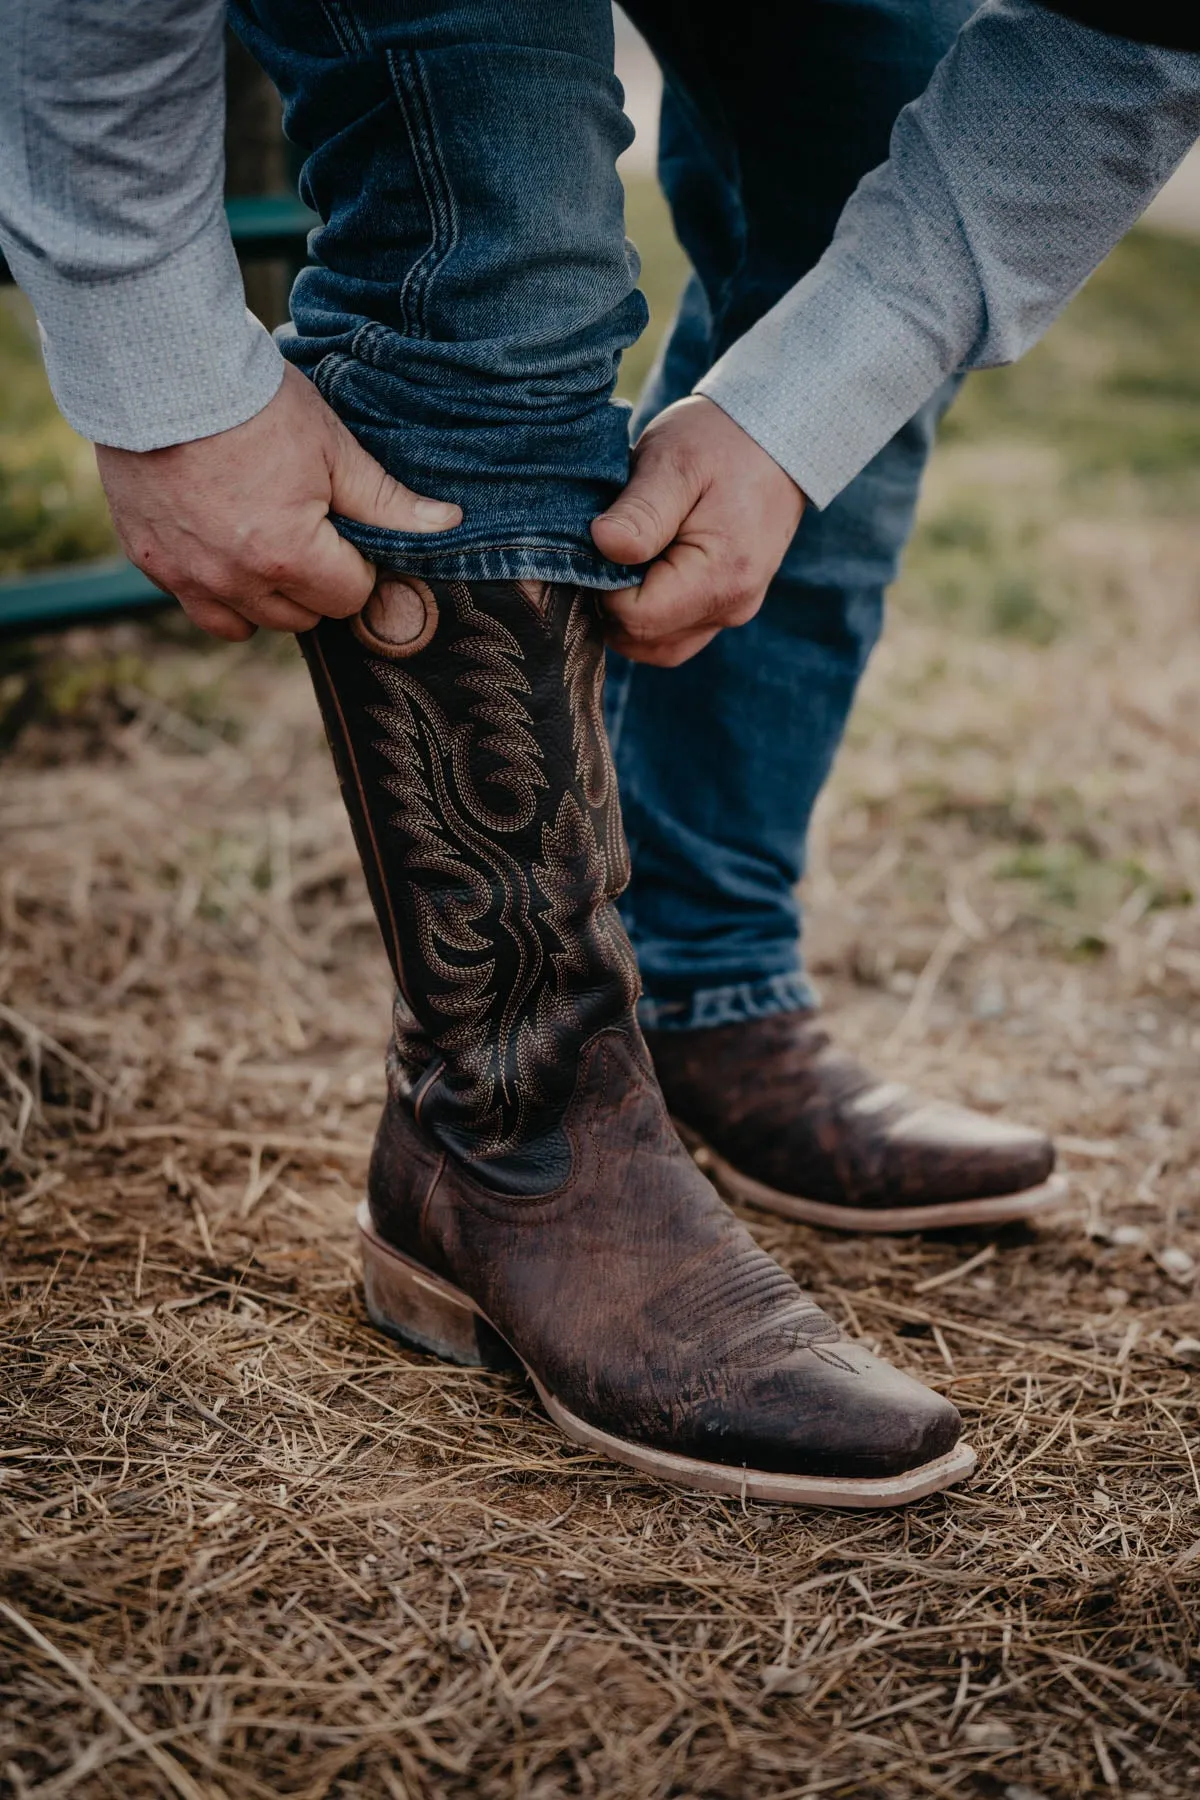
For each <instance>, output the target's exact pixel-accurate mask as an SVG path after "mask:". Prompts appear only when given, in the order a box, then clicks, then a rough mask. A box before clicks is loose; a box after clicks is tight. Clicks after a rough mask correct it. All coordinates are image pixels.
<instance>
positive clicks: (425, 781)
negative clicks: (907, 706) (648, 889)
mask: <svg viewBox="0 0 1200 1800" xmlns="http://www.w3.org/2000/svg"><path fill="white" fill-rule="evenodd" d="M304 646H305V654H306V656H307V657H308V660H309V664H310V667H311V669H312V673H313V678H314V681H315V684H316V688H317V692H318V695H319V698H320V700H321V705H322V709H323V712H324V715H325V719H326V724H327V727H328V730H329V735H330V739H331V743H332V745H333V749H334V754H335V756H336V758H337V762H338V767H339V772H340V775H341V779H342V785H343V790H344V793H345V796H346V801H347V805H348V807H349V809H350V814H351V818H352V821H353V823H354V828H355V832H356V835H357V838H358V842H359V847H360V849H361V851H362V855H363V862H364V866H365V868H366V871H367V878H368V881H369V883H370V886H371V891H372V895H373V898H374V901H375V905H376V908H377V911H378V914H379V918H380V921H381V923H382V926H383V930H384V936H385V939H386V941H387V944H388V948H389V951H390V953H391V956H392V961H393V967H394V969H395V973H396V977H397V982H398V985H399V988H400V993H401V998H400V1000H399V1001H398V1004H397V1014H396V1027H395V1033H394V1037H393V1045H392V1052H391V1055H390V1059H389V1098H388V1100H387V1103H386V1105H385V1107H384V1113H383V1119H382V1121H381V1124H380V1128H379V1134H378V1137H377V1140H376V1147H375V1152H374V1156H373V1159H372V1164H371V1173H370V1183H369V1198H368V1201H367V1203H366V1204H365V1206H364V1208H363V1214H362V1217H361V1235H362V1245H363V1254H364V1262H365V1272H366V1290H367V1304H368V1310H369V1312H370V1315H371V1317H372V1318H373V1319H374V1320H375V1322H376V1323H377V1324H378V1325H380V1326H382V1327H383V1328H384V1329H385V1330H387V1331H389V1332H391V1333H392V1334H393V1335H395V1336H396V1337H398V1338H400V1339H401V1340H402V1341H404V1342H406V1343H409V1344H412V1345H416V1346H417V1347H419V1348H422V1349H426V1350H431V1351H433V1352H434V1353H435V1354H437V1355H440V1356H445V1357H449V1358H452V1359H454V1360H456V1361H460V1362H481V1361H482V1362H492V1361H495V1360H498V1359H507V1360H509V1361H511V1359H512V1357H513V1356H514V1355H515V1357H516V1358H517V1359H518V1360H519V1362H520V1363H521V1364H523V1365H524V1367H525V1369H526V1370H527V1372H528V1373H529V1375H530V1376H531V1378H532V1380H533V1382H534V1384H535V1386H536V1388H537V1390H538V1393H539V1394H540V1395H541V1398H542V1400H543V1403H544V1404H545V1406H546V1409H547V1411H548V1412H549V1413H550V1415H551V1417H552V1418H553V1419H554V1420H555V1421H556V1422H557V1424H558V1425H559V1426H560V1427H561V1428H562V1429H563V1431H564V1432H566V1434H567V1435H568V1436H569V1437H571V1438H573V1439H575V1440H576V1441H577V1442H579V1443H582V1444H586V1445H589V1446H591V1447H593V1448H595V1449H598V1450H603V1451H604V1452H605V1453H607V1454H608V1455H610V1456H613V1457H615V1458H616V1459H618V1460H619V1461H622V1462H626V1463H630V1464H632V1465H633V1466H634V1467H636V1468H639V1469H642V1470H644V1471H646V1472H647V1473H651V1474H656V1475H661V1476H664V1477H666V1478H667V1479H668V1480H673V1481H677V1482H681V1483H684V1484H686V1485H689V1486H693V1487H700V1488H710V1489H715V1490H717V1491H720V1492H724V1493H732V1494H739V1493H740V1494H746V1495H750V1496H758V1497H761V1498H764V1499H772V1500H784V1501H806V1502H810V1503H817V1504H821V1503H824V1504H838V1505H851V1506H855V1505H857V1506H884V1505H890V1504H894V1503H896V1502H897V1501H903V1500H908V1499H914V1498H916V1497H917V1496H918V1495H921V1494H925V1493H929V1492H931V1491H933V1490H934V1489H936V1488H939V1487H944V1486H946V1485H947V1484H948V1483H950V1482H952V1481H956V1480H959V1479H961V1478H962V1477H963V1476H964V1475H965V1474H966V1473H968V1472H969V1470H970V1468H971V1466H972V1465H973V1462H974V1457H973V1455H972V1452H971V1451H970V1450H969V1449H968V1448H967V1447H966V1446H963V1445H959V1444H958V1442H957V1440H958V1434H959V1430H960V1420H959V1417H958V1414H957V1412H956V1411H955V1409H954V1407H953V1406H951V1405H950V1404H949V1402H947V1401H946V1400H944V1399H942V1398H941V1397H940V1396H938V1395H936V1394H934V1393H932V1392H931V1391H930V1390H929V1389H928V1388H926V1387H924V1386H923V1385H922V1384H921V1383H920V1382H918V1381H914V1380H912V1379H911V1378H910V1377H908V1376H906V1375H903V1374H901V1373H900V1372H899V1371H897V1370H895V1369H893V1368H891V1367H890V1366H889V1365H888V1364H886V1363H884V1362H882V1361H880V1360H879V1359H878V1358H877V1357H874V1356H872V1355H871V1354H870V1353H869V1352H868V1351H867V1350H865V1349H863V1348H862V1347H861V1346H859V1345H857V1344H855V1343H851V1342H848V1341H847V1340H846V1339H845V1338H844V1337H843V1336H842V1333H841V1331H840V1330H839V1328H838V1327H837V1325H836V1324H835V1323H834V1322H833V1321H832V1320H831V1319H829V1318H827V1317H826V1315H825V1314H824V1313H822V1312H821V1311H820V1309H819V1308H818V1307H817V1306H816V1304H815V1303H814V1302H813V1301H812V1300H810V1299H809V1298H808V1297H807V1296H806V1295H805V1294H803V1293H801V1291H800V1290H799V1289H798V1288H797V1287H796V1285H795V1284H794V1282H793V1281H792V1280H791V1279H790V1277H789V1276H787V1275H785V1274H784V1272H783V1270H782V1269H780V1268H779V1267H778V1265H777V1264H776V1263H774V1262H773V1261H772V1260H771V1258H770V1257H768V1256H767V1255H766V1254H765V1253H764V1252H763V1251H761V1250H760V1249H759V1248H758V1246H757V1245H756V1244H755V1243H754V1241H753V1239H752V1238H751V1237H750V1236H749V1234H748V1233H747V1232H746V1230H745V1229H744V1227H743V1226H742V1225H741V1224H740V1223H739V1222H738V1221H737V1220H736V1219H735V1218H734V1217H733V1215H732V1214H731V1213H730V1211H729V1209H728V1208H727V1207H726V1206H725V1204H724V1203H723V1201H721V1200H720V1199H719V1197H718V1196H717V1194H716V1193H715V1192H714V1190H713V1189H712V1187H711V1186H710V1185H709V1183H708V1182H707V1181H706V1180H705V1179H704V1177H703V1176H702V1175H701V1174H700V1173H699V1171H698V1170H697V1168H696V1166H695V1164H694V1163H693V1161H692V1159H691V1158H690V1157H689V1156H688V1154H687V1152H686V1151H685V1150H684V1149H683V1146H682V1145H681V1144H680V1142H679V1139H678V1137H677V1136H676V1134H675V1131H674V1129H673V1128H672V1126H671V1123H670V1120H669V1118H668V1116H667V1112H666V1109H665V1107H664V1105H663V1100H662V1095H661V1093H660V1091H659V1088H658V1084H657V1082H656V1081H655V1079H654V1074H653V1070H652V1068H651V1065H650V1061H649V1058H648V1056H647V1054H646V1050H645V1045H644V1043H643V1041H642V1038H641V1034H640V1032H639V1031H638V1028H637V1025H636V1023H635V1019H634V1011H633V1009H634V1004H635V1001H636V996H637V975H636V969H635V965H634V960H633V956H632V952H631V950H630V948H629V944H628V941H627V940H626V938H625V935H624V932H623V931H622V928H621V925H620V922H619V920H618V917H617V913H616V909H615V907H614V905H613V903H612V902H613V896H614V895H615V894H616V893H618V892H619V891H620V888H621V887H622V885H623V884H624V881H625V879H626V861H625V847H624V838H623V834H622V831H621V824H620V817H619V813H618V809H617V801H616V793H615V783H614V776H613V771H612V765H611V761H610V758H609V754H608V744H607V739H606V737H605V734H604V728H603V723H602V716H601V710H600V693H601V681H602V667H603V663H602V656H603V652H602V645H601V641H600V633H599V629H598V625H597V619H596V613H595V610H594V601H593V598H592V596H590V595H588V594H587V593H585V592H582V591H580V590H578V589H574V588H568V587H559V586H551V585H548V584H543V583H514V582H491V583H483V582H479V583H470V584H467V583H463V582H444V583H443V582H435V583H433V584H431V585H427V584H426V583H424V582H422V581H419V580H417V579H415V578H412V577H394V578H385V579H383V580H382V581H381V582H380V584H379V585H378V587H377V589H376V592H375V594H374V595H373V596H372V598H371V600H370V601H369V602H368V604H367V607H366V609H365V612H364V614H363V615H362V616H361V618H359V619H357V620H355V621H354V622H353V623H352V624H348V623H343V622H338V621H324V622H322V624H320V625H319V626H318V627H317V628H316V630H315V631H313V632H311V633H310V634H308V636H307V637H306V638H305V639H304Z"/></svg>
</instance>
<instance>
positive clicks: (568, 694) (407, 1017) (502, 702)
mask: <svg viewBox="0 0 1200 1800" xmlns="http://www.w3.org/2000/svg"><path fill="white" fill-rule="evenodd" d="M301 642H302V645H303V647H304V652H305V656H306V658H307V660H308V663H309V668H310V671H311V673H312V676H313V681H314V684H315V686H316V690H317V695H318V698H319V700H320V703H321V708H322V712H323V715H324V718H325V724H326V729H327V731H328V734H329V738H330V743H331V746H332V748H333V753H334V757H335V760H336V763H337V767H338V772H339V776H340V779H341V784H342V791H343V795H344V797H345V800H346V805H347V808H348V810H349V813H350V818H351V822H352V824H353V827H354V831H355V836H356V839H357V841H358V847H359V851H360V854H361V856H362V860H363V867H364V870H365V872H366V876H367V882H368V886H369V888H370V890H371V896H372V899H373V901H374V905H375V910H376V913H377V916H378V918H379V923H380V927H381V930H382V932H383V936H384V942H385V944H386V946H387V949H388V954H389V956H390V958H391V962H392V967H393V971H394V973H395V976H396V981H397V986H398V989H399V999H398V1002H397V1011H396V1025H395V1032H394V1038H393V1046H392V1053H391V1058H390V1070H391V1075H392V1079H393V1082H394V1084H395V1088H396V1089H401V1090H405V1091H407V1092H408V1094H409V1096H410V1099H411V1104H412V1105H413V1108H414V1110H415V1111H416V1112H417V1114H418V1116H419V1117H420V1119H421V1122H422V1124H423V1125H424V1127H425V1128H426V1129H427V1130H428V1131H431V1132H432V1133H433V1134H434V1136H435V1137H436V1138H438V1139H439V1141H440V1142H441V1143H442V1144H443V1145H444V1147H446V1148H447V1149H449V1150H451V1151H452V1152H453V1154H454V1155H456V1156H457V1157H459V1158H460V1159H462V1160H465V1161H469V1162H471V1163H472V1164H474V1165H475V1167H476V1172H477V1173H478V1174H480V1175H482V1176H483V1177H484V1178H485V1179H486V1180H488V1181H489V1182H490V1183H491V1184H492V1185H495V1186H497V1187H499V1188H501V1189H504V1190H508V1191H512V1192H516V1193H527V1192H545V1191H546V1190H547V1189H548V1188H549V1187H551V1186H553V1185H555V1183H556V1182H557V1181H560V1180H562V1179H563V1178H564V1177H565V1175H566V1174H567V1173H568V1171H569V1167H570V1151H569V1146H568V1144H567V1141H566V1138H565V1136H564V1135H563V1132H562V1115H563V1112H564V1110H565V1107H566V1105H567V1102H568V1101H569V1099H570V1096H571V1093H572V1090H573V1087H574V1083H575V1077H576V1071H577V1068H578V1063H579V1057H580V1053H581V1050H582V1047H583V1045H584V1044H585V1043H586V1042H587V1040H588V1039H589V1038H590V1037H592V1036H594V1034H595V1033H596V1032H597V1031H600V1030H603V1029H605V1028H606V1027H611V1026H612V1025H614V1024H620V1023H623V1022H625V1021H629V1020H630V1019H631V1015H632V1009H633V1006H634V1004H635V1002H636V998H637V991H638V984H637V970H636V963H635V960H634V957H633V952H632V949H631V948H630V945H629V942H628V939H627V938H626V936H625V933H624V930H623V928H622V926H621V924H620V920H619V918H618V916H617V911H616V908H615V906H614V905H613V900H614V899H615V897H616V895H617V894H619V893H620V891H621V889H622V888H623V887H624V885H625V882H626V881H627V879H628V858H627V853H626V849H625V841H624V834H623V832H622V828H621V820H620V810H619V806H618V802H617V794H616V780H615V775H614V772H613V766H612V759H611V756H610V753H609V747H608V740H607V736H606V734H605V730H604V722H603V713H602V706H601V696H602V685H603V671H604V662H603V657H604V651H603V642H602V637H601V632H600V626H599V619H598V614H597V611H596V605H595V596H594V595H592V594H591V593H589V592H588V591H587V590H584V589H579V588H571V587H565V586H556V585H552V584H549V583H541V582H537V583H535V582H522V583H517V582H478V583H476V582H473V583H470V584H468V583H465V582H434V583H432V584H427V583H425V582H424V581H421V580H418V579H417V578H415V577H408V576H405V577H394V578H385V579H384V580H382V581H381V582H380V583H379V585H378V587H377V588H376V591H375V593H374V594H373V595H372V598H371V600H370V601H369V602H368V605H367V607H366V609H365V610H364V612H363V614H362V615H360V617H359V618H357V619H355V620H353V621H340V620H326V621H323V622H322V624H321V625H319V626H318V627H317V628H316V629H315V630H314V631H312V632H310V633H308V634H307V635H306V636H305V637H304V638H302V639H301Z"/></svg>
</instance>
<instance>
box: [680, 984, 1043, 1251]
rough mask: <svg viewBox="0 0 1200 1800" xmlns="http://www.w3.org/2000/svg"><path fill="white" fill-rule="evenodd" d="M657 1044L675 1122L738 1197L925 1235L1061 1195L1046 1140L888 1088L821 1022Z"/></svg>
mask: <svg viewBox="0 0 1200 1800" xmlns="http://www.w3.org/2000/svg"><path fill="white" fill-rule="evenodd" d="M646 1040H647V1043H648V1044H649V1046H650V1050H651V1054H652V1056H653V1058H654V1067H655V1071H656V1073H657V1075H658V1078H659V1081H660V1082H661V1084H662V1090H663V1093H664V1095H665V1096H666V1101H667V1105H668V1106H669V1107H670V1109H671V1112H672V1114H673V1116H674V1118H675V1120H676V1123H677V1124H678V1125H679V1126H680V1128H681V1130H682V1131H683V1132H684V1134H685V1137H686V1138H687V1139H688V1141H689V1142H690V1143H692V1144H693V1145H694V1146H695V1147H697V1148H700V1147H703V1149H704V1150H705V1151H706V1152H707V1157H704V1156H702V1157H701V1160H702V1162H704V1164H705V1167H707V1168H710V1169H711V1171H712V1173H713V1176H714V1178H715V1179H716V1180H717V1181H718V1183H719V1184H720V1186H721V1187H722V1188H723V1189H724V1190H725V1191H726V1192H727V1193H729V1194H731V1195H732V1196H733V1197H734V1198H735V1199H738V1200H743V1201H748V1202H749V1203H750V1204H752V1205H754V1206H763V1207H767V1208H768V1209H769V1210H770V1211H772V1212H778V1213H783V1214H785V1215H786V1216H787V1217H788V1218H792V1219H803V1220H805V1221H806V1222H807V1223H808V1224H811V1225H829V1226H832V1227H833V1228H834V1229H835V1230H838V1231H924V1230H933V1229H935V1228H939V1227H943V1226H949V1225H987V1224H1001V1223H1003V1222H1004V1221H1006V1220H1009V1219H1025V1218H1028V1217H1030V1215H1031V1214H1033V1213H1036V1212H1041V1211H1043V1210H1044V1209H1045V1208H1047V1207H1050V1206H1055V1205H1057V1204H1058V1203H1059V1202H1060V1201H1061V1199H1062V1197H1063V1193H1064V1191H1065V1186H1066V1183H1065V1181H1064V1179H1063V1177H1062V1176H1054V1175H1052V1174H1051V1170H1052V1169H1053V1167H1054V1146H1053V1144H1052V1143H1051V1142H1050V1139H1049V1138H1047V1137H1044V1136H1043V1135H1042V1133H1041V1132H1040V1131H1031V1130H1029V1129H1028V1128H1026V1127H1025V1126H1021V1125H1010V1124H1007V1123H1005V1122H1004V1121H1003V1120H1000V1119H989V1118H987V1117H985V1116H984V1114H982V1113H977V1112H971V1111H969V1110H968V1108H966V1107H964V1106H951V1105H949V1104H948V1103H947V1102H945V1101H941V1100H926V1099H922V1098H921V1096H920V1095H918V1094H914V1093H913V1092H912V1091H911V1090H910V1089H908V1088H905V1087H901V1086H899V1085H898V1084H897V1083H895V1082H883V1081H880V1080H878V1079H877V1078H876V1077H875V1076H873V1075H871V1074H870V1073H869V1072H868V1071H867V1070H866V1069H864V1068H863V1066H862V1064H861V1063H859V1062H856V1061H855V1059H854V1058H853V1057H852V1056H848V1055H847V1054H846V1052H845V1051H842V1050H837V1049H835V1048H834V1046H833V1045H832V1044H831V1043H830V1041H829V1035H828V1033H827V1032H826V1031H825V1030H824V1028H823V1027H822V1026H821V1025H820V1024H819V1023H818V1022H817V1020H816V1019H814V1017H813V1015H812V1014H811V1013H803V1012H786V1013H776V1014H773V1015H772V1016H771V1017H770V1018H766V1019H753V1020H749V1021H747V1022H746V1023H744V1024H739V1025H719V1026H715V1027H713V1028H712V1029H709V1030H697V1031H650V1032H647V1034H646Z"/></svg>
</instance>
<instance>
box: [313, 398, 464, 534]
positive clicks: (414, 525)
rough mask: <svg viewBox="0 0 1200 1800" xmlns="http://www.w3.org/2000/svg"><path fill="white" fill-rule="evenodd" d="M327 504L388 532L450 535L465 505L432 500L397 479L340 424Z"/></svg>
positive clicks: (351, 517) (332, 509) (335, 444)
mask: <svg viewBox="0 0 1200 1800" xmlns="http://www.w3.org/2000/svg"><path fill="white" fill-rule="evenodd" d="M329 505H330V509H331V511H333V512H337V513H341V514H342V515H343V517H344V518H347V519H356V520H357V521H358V522H359V524H360V525H379V526H381V527H382V528H383V529H384V530H385V531H447V530H448V529H449V528H450V526H451V525H458V524H461V522H462V507H461V506H454V505H452V504H451V503H450V502H449V501H446V500H428V499H426V498H424V496H422V495H420V494H414V493H413V491H412V489H411V488H406V487H405V486H404V485H403V483H402V482H399V481H396V480H395V479H394V478H393V477H392V476H391V475H389V474H388V472H387V470H386V469H384V468H381V467H380V465H379V464H378V463H377V462H376V461H375V458H374V457H373V456H369V455H368V454H367V452H366V451H365V450H364V449H363V447H362V445H361V444H360V443H359V442H358V440H357V438H355V437H353V436H351V434H350V432H349V431H347V430H346V427H345V426H344V425H342V424H341V422H340V421H339V422H338V429H337V433H336V436H335V438H334V442H333V447H332V455H331V457H330V464H329Z"/></svg>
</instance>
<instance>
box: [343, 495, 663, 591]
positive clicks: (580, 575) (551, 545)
mask: <svg viewBox="0 0 1200 1800" xmlns="http://www.w3.org/2000/svg"><path fill="white" fill-rule="evenodd" d="M330 518H331V519H332V522H333V524H334V526H335V527H336V529H337V531H338V532H339V533H340V535H341V536H342V537H344V538H346V539H347V540H348V542H350V543H351V544H353V545H354V547H355V549H356V550H358V551H360V552H361V554H362V555H363V556H365V557H366V558H367V560H368V562H373V563H374V564H375V565H376V567H377V568H381V569H391V570H394V571H396V572H397V573H398V574H402V575H423V576H424V577H425V579H426V580H427V581H555V582H565V583H567V584H569V585H570V586H572V587H585V588H599V589H603V590H612V589H614V588H626V587H638V586H640V584H641V583H642V581H643V580H644V579H645V575H646V570H645V568H644V566H643V567H638V566H635V565H633V564H629V563H614V562H609V560H608V558H607V557H604V556H601V555H600V554H599V552H598V551H596V550H589V549H587V548H586V547H584V546H583V545H581V544H579V543H578V542H572V541H569V540H568V539H567V537H566V534H564V535H563V536H561V537H559V538H558V539H557V541H555V539H554V538H552V537H550V536H549V535H546V536H543V537H540V538H539V536H538V535H537V534H535V533H530V532H525V533H522V534H519V535H518V534H517V533H514V534H513V536H514V538H518V541H515V542H511V543H510V542H505V541H504V539H505V537H506V535H507V534H506V533H504V532H503V531H501V532H500V533H498V534H497V536H495V537H493V536H492V535H491V534H488V535H487V536H485V537H483V538H482V539H481V540H480V541H478V542H468V543H464V542H463V541H462V538H463V532H462V528H461V527H459V526H456V527H455V528H454V529H453V531H448V532H444V533H442V532H420V533H417V532H408V531H382V530H380V529H379V528H378V527H377V526H373V525H363V524H362V523H360V522H359V521H358V520H355V519H345V518H343V517H341V515H340V514H332V513H331V514H330ZM443 538H450V539H453V540H455V541H453V542H450V543H446V542H439V539H443ZM497 539H499V541H497Z"/></svg>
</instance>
